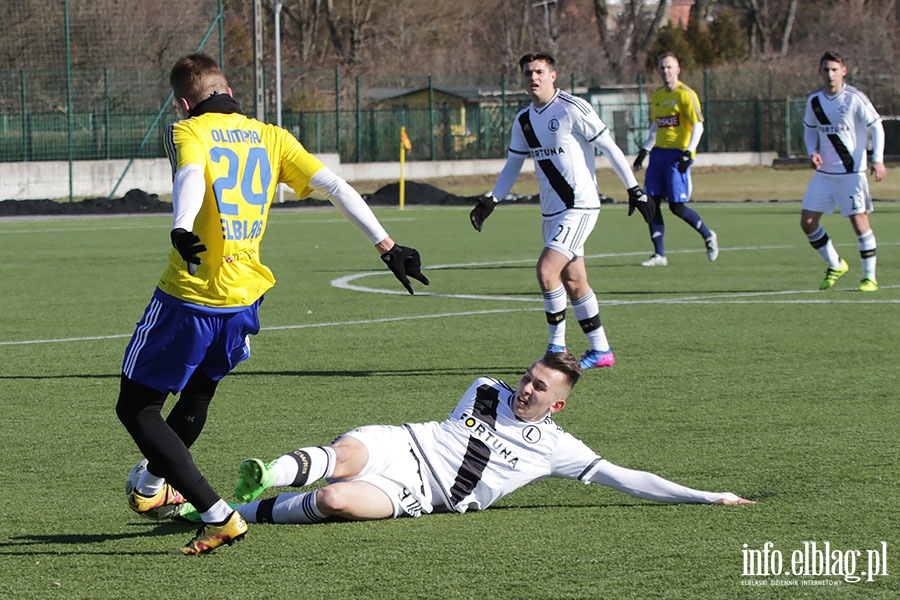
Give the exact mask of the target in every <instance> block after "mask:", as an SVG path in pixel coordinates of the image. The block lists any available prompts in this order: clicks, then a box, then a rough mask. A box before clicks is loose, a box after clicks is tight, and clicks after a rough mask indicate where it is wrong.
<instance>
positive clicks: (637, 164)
mask: <svg viewBox="0 0 900 600" xmlns="http://www.w3.org/2000/svg"><path fill="white" fill-rule="evenodd" d="M648 154H650V153H649V152H647V151H646V150H644V149H643V148H641V149H640V150H638V154H637V158H635V159H634V164H633V165H631V167H632V168H633V169H634V170H635V171H640V170H641V169H643V168H644V159H645V158H647V155H648Z"/></svg>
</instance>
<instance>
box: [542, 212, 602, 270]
mask: <svg viewBox="0 0 900 600" xmlns="http://www.w3.org/2000/svg"><path fill="white" fill-rule="evenodd" d="M599 213H600V211H599V210H579V209H569V210H567V211H565V212H562V213H560V214H558V215H554V216H552V217H544V222H543V233H544V247H545V248H552V249H553V250H556V251H557V252H559V253H560V254H564V255H565V256H566V257H568V258H569V260H571V259H573V258H575V257H576V256H584V244H585V242H587V239H588V237H590V235H591V232H592V231H594V226H595V225H596V224H597V217H598V216H599Z"/></svg>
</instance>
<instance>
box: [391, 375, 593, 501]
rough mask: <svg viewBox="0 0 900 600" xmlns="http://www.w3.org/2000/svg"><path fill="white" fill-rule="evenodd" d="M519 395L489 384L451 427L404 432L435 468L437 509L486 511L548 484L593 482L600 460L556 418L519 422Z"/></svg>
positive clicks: (466, 399) (453, 416)
mask: <svg viewBox="0 0 900 600" xmlns="http://www.w3.org/2000/svg"><path fill="white" fill-rule="evenodd" d="M514 394H515V390H514V389H513V388H511V387H510V386H509V385H507V384H506V383H504V382H502V381H499V380H497V379H492V378H489V377H481V378H479V379H477V380H475V382H474V383H473V384H472V385H471V386H470V387H469V389H468V390H466V393H465V395H464V396H463V397H462V399H461V400H460V401H459V403H458V404H457V405H456V408H455V409H454V410H453V412H451V413H450V416H449V417H448V418H447V419H446V420H445V421H442V422H440V423H438V422H436V421H431V422H428V423H409V424H406V425H404V427H406V429H407V430H408V431H409V432H410V434H411V435H412V438H413V441H414V443H415V444H416V446H417V450H418V452H419V454H420V455H421V456H422V457H423V459H424V461H425V463H426V465H427V471H428V474H429V479H431V484H432V488H433V490H434V491H433V496H434V497H433V498H432V504H433V505H434V506H435V507H439V506H441V505H443V506H444V507H446V508H449V509H451V510H454V511H456V512H461V513H463V512H466V511H467V510H483V509H485V508H487V507H488V506H490V505H491V504H493V503H494V502H496V501H497V500H499V499H500V498H502V497H503V496H506V495H507V494H510V493H512V492H514V491H515V490H517V489H519V488H520V487H522V486H524V485H527V484H529V483H531V482H533V481H537V480H539V479H545V478H547V477H560V478H563V479H578V480H581V481H584V482H585V483H588V482H589V477H590V475H591V474H592V472H593V467H594V466H596V464H597V463H599V462H600V460H601V458H600V456H598V455H597V454H596V453H595V452H594V451H593V450H591V449H590V448H589V447H588V446H587V445H586V444H585V443H584V442H582V441H581V440H579V439H577V438H576V437H574V436H573V435H571V434H569V433H566V432H565V431H563V430H562V428H561V427H560V426H559V425H557V424H556V423H555V422H554V421H553V419H551V418H550V416H549V415H548V416H547V417H546V418H545V419H544V420H542V421H540V422H536V423H534V422H530V421H523V420H521V419H519V418H518V417H516V416H515V414H514V413H513V410H512V400H513V396H514Z"/></svg>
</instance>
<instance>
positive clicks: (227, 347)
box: [122, 290, 263, 393]
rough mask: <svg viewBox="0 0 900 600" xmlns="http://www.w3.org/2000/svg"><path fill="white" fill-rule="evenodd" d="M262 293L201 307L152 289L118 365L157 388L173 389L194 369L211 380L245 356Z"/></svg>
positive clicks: (254, 330) (256, 330)
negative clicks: (230, 304)
mask: <svg viewBox="0 0 900 600" xmlns="http://www.w3.org/2000/svg"><path fill="white" fill-rule="evenodd" d="M262 300H263V299H262V298H260V299H259V300H257V301H256V302H254V303H253V304H251V305H250V306H247V307H240V308H238V309H233V310H232V309H229V310H228V311H222V310H215V309H212V310H207V309H204V307H199V306H195V305H191V304H185V303H183V302H180V301H179V300H177V299H176V298H172V297H171V296H168V295H166V294H164V293H163V292H161V291H160V290H156V293H155V294H154V295H153V298H152V299H151V300H150V304H149V305H148V306H147V310H145V311H144V316H143V317H142V318H141V320H140V321H139V322H138V324H137V328H136V329H135V331H134V334H133V335H132V337H131V341H130V342H129V343H128V347H127V348H126V349H125V359H124V360H123V362H122V371H123V372H124V373H125V375H126V376H127V377H128V378H129V379H131V380H132V381H136V382H138V383H142V384H144V385H146V386H149V387H151V388H153V389H155V390H158V391H160V392H171V393H178V392H180V391H181V390H182V389H183V388H184V386H185V385H186V384H187V382H188V380H189V379H190V378H191V375H193V374H194V371H195V370H196V369H200V370H201V371H203V373H205V374H206V375H207V376H208V377H209V378H210V379H212V380H213V381H218V380H220V379H222V378H223V377H224V376H225V375H227V374H228V373H229V372H230V371H231V370H232V369H234V367H235V366H237V364H238V363H239V362H241V361H243V360H246V359H248V358H249V357H250V337H249V336H251V335H255V334H257V333H259V314H258V313H259V306H260V304H261V303H262Z"/></svg>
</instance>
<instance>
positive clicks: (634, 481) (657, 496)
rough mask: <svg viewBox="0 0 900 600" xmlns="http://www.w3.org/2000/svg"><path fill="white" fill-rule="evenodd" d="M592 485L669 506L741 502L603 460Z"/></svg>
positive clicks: (725, 493)
mask: <svg viewBox="0 0 900 600" xmlns="http://www.w3.org/2000/svg"><path fill="white" fill-rule="evenodd" d="M588 481H590V482H591V483H599V484H600V485H605V486H607V487H611V488H613V489H616V490H619V491H620V492H624V493H626V494H628V495H630V496H635V497H637V498H641V499H643V500H653V501H654V502H668V503H680V502H686V503H701V504H712V503H714V502H716V501H719V500H732V501H736V500H738V499H739V498H738V497H737V496H735V495H734V494H732V493H730V492H724V493H717V492H704V491H701V490H695V489H692V488H689V487H686V486H683V485H680V484H678V483H675V482H674V481H669V480H668V479H663V478H662V477H660V476H659V475H654V474H653V473H648V472H646V471H635V470H633V469H626V468H625V467H620V466H618V465H614V464H613V463H611V462H609V461H608V460H605V459H603V460H601V461H600V462H598V463H597V464H596V465H595V466H594V471H593V472H592V473H591V474H590V477H589V478H588Z"/></svg>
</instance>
